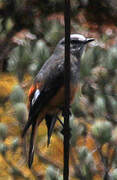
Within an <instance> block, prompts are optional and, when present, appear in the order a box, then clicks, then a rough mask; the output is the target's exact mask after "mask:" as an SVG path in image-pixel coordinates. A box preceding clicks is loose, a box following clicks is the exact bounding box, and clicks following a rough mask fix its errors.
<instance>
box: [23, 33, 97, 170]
mask: <svg viewBox="0 0 117 180" xmlns="http://www.w3.org/2000/svg"><path fill="white" fill-rule="evenodd" d="M91 41H94V38H86V37H85V36H83V35H81V34H71V35H70V105H71V104H72V103H73V100H74V97H75V94H76V92H77V88H78V83H79V77H80V59H81V56H82V54H83V51H84V50H85V47H86V45H87V44H88V43H90V42H91ZM64 54H65V38H62V39H61V40H60V41H59V42H58V44H57V46H56V47H55V50H54V52H53V54H52V55H51V56H50V58H49V59H48V60H47V61H46V62H45V63H44V65H43V66H42V68H41V69H40V71H39V72H38V73H37V75H36V77H35V79H34V81H33V83H32V85H31V87H30V90H29V95H28V96H29V114H28V120H27V122H26V125H25V127H24V129H23V132H22V138H23V137H24V136H25V135H26V133H27V130H28V129H29V128H30V126H31V127H32V129H31V135H30V146H29V157H28V166H29V168H31V166H32V163H33V157H34V144H35V138H36V133H37V128H38V126H39V125H40V123H41V122H42V120H44V119H45V121H46V125H47V129H48V145H49V144H50V138H51V135H52V131H53V128H54V125H55V123H56V121H57V119H58V120H59V121H60V123H61V124H62V126H63V127H64V124H63V123H62V121H61V120H60V119H59V118H58V115H59V114H60V113H64V60H65V57H64Z"/></svg>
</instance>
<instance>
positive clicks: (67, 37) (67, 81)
mask: <svg viewBox="0 0 117 180" xmlns="http://www.w3.org/2000/svg"><path fill="white" fill-rule="evenodd" d="M64 20H65V63H64V68H65V74H64V78H65V109H64V173H63V177H64V178H63V179H64V180H68V179H69V138H70V128H69V112H70V111H69V104H70V0H65V11H64Z"/></svg>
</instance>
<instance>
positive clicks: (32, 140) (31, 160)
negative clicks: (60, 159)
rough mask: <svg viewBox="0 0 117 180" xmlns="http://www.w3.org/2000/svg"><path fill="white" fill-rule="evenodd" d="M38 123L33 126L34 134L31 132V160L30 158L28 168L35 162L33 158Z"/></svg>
mask: <svg viewBox="0 0 117 180" xmlns="http://www.w3.org/2000/svg"><path fill="white" fill-rule="evenodd" d="M36 128H37V126H36V122H34V123H33V124H32V132H31V137H30V147H29V158H28V166H29V168H31V165H32V162H33V157H34V139H35V134H36Z"/></svg>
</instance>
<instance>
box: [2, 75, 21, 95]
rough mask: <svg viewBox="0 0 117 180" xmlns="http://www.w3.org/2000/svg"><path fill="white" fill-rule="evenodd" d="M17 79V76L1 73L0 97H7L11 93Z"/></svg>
mask: <svg viewBox="0 0 117 180" xmlns="http://www.w3.org/2000/svg"><path fill="white" fill-rule="evenodd" d="M17 83H18V82H17V79H16V77H15V76H13V75H10V74H9V73H8V74H7V73H6V74H2V73H1V74H0V97H3V98H4V97H6V96H8V95H9V94H10V93H11V90H12V88H13V86H14V85H16V84H17Z"/></svg>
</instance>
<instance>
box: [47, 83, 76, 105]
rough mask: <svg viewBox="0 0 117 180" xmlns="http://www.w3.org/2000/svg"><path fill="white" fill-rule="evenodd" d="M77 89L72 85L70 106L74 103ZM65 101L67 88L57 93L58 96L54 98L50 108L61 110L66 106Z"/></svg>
mask: <svg viewBox="0 0 117 180" xmlns="http://www.w3.org/2000/svg"><path fill="white" fill-rule="evenodd" d="M77 89H78V86H76V85H73V84H72V85H71V84H70V104H72V103H73V100H74V97H75V94H76V91H77ZM64 101H65V88H64V86H63V87H61V89H60V90H59V91H58V92H57V94H56V95H55V96H54V97H53V98H52V100H51V101H50V103H49V106H50V108H54V107H58V108H60V107H63V106H64Z"/></svg>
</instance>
